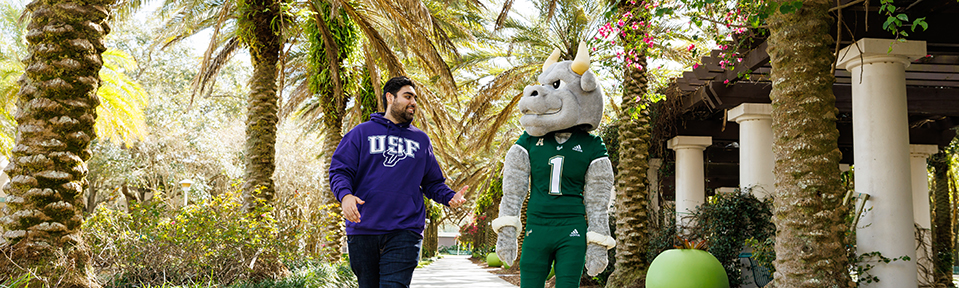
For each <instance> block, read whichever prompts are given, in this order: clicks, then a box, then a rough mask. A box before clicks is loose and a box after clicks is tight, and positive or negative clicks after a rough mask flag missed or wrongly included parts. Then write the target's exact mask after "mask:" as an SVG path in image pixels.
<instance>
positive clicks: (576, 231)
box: [519, 219, 586, 288]
mask: <svg viewBox="0 0 959 288" xmlns="http://www.w3.org/2000/svg"><path fill="white" fill-rule="evenodd" d="M533 222H534V221H528V223H527V226H526V238H524V239H523V254H522V255H521V256H520V260H519V267H520V271H522V272H521V273H520V287H521V288H543V286H545V285H546V280H548V279H546V276H548V275H549V270H550V264H552V263H553V262H554V261H555V262H556V264H555V265H556V267H555V269H556V270H555V271H556V272H555V273H556V288H570V287H579V278H580V276H581V275H582V274H583V266H584V265H586V220H585V219H581V220H578V221H572V222H573V223H570V221H549V220H547V221H544V222H540V221H536V222H540V223H537V224H539V225H537V224H533ZM550 222H552V223H550ZM557 222H559V223H557ZM576 222H579V223H576ZM556 224H559V225H556Z"/></svg>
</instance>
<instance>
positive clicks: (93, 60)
mask: <svg viewBox="0 0 959 288" xmlns="http://www.w3.org/2000/svg"><path fill="white" fill-rule="evenodd" d="M114 2H115V1H109V0H108V1H90V2H80V3H78V2H72V1H35V2H32V3H30V4H29V5H27V6H26V10H25V13H27V15H29V16H30V24H28V25H27V29H28V31H29V32H28V33H26V40H27V50H28V51H30V54H29V55H28V56H27V58H26V59H25V63H24V64H25V65H26V67H27V68H26V69H25V73H24V74H23V76H22V77H21V78H20V82H19V83H20V91H19V92H18V97H19V99H18V102H17V107H18V109H19V111H20V112H18V114H17V116H16V120H17V123H18V126H17V131H18V132H19V135H18V137H17V141H16V146H15V147H14V148H13V157H12V159H11V160H12V161H11V163H15V164H13V165H10V166H8V167H7V168H6V169H5V172H7V174H9V175H10V176H11V179H12V180H11V182H10V183H9V184H8V185H7V189H4V190H5V191H7V192H8V193H9V194H10V196H11V197H10V199H11V200H10V201H9V206H10V208H11V212H12V213H9V214H8V215H7V216H5V217H4V218H3V219H2V223H3V225H4V226H5V228H6V229H7V232H5V233H4V234H3V237H4V238H5V239H7V241H9V242H8V244H7V245H5V246H4V247H5V248H4V250H7V251H10V252H12V253H14V255H13V257H10V258H7V259H10V260H12V259H16V260H12V261H15V262H16V263H12V262H10V261H3V263H2V264H0V266H2V267H0V273H3V274H5V275H8V276H9V275H16V274H20V273H23V272H24V271H22V270H18V269H20V267H26V268H27V269H36V271H37V272H36V273H35V274H36V275H37V276H39V278H38V279H37V280H35V281H36V282H42V283H43V285H47V286H50V285H52V283H60V285H64V286H68V287H99V285H98V284H97V283H96V281H95V278H94V276H93V270H92V267H91V266H90V250H89V248H88V247H87V246H86V245H85V244H84V242H83V234H82V232H81V229H80V227H81V224H82V223H83V206H84V202H83V197H82V193H83V189H84V186H85V185H86V180H85V179H84V177H85V176H86V173H87V171H86V169H85V167H86V165H85V163H84V162H85V161H87V160H88V159H90V156H91V152H90V149H89V145H90V141H91V140H92V139H93V138H94V137H96V134H95V132H94V124H95V122H96V118H97V117H96V108H97V106H98V105H99V102H100V101H99V99H98V98H97V97H96V91H97V88H98V87H99V86H100V77H99V75H98V73H99V71H100V68H101V67H102V66H103V60H102V58H101V54H102V53H103V52H104V51H106V47H105V46H104V45H103V41H102V39H103V37H104V35H106V34H107V33H108V32H109V31H110V28H109V25H108V24H107V22H106V21H107V18H108V16H109V12H110V7H111V5H113V4H114ZM36 284H37V285H38V286H39V285H41V284H40V283H36Z"/></svg>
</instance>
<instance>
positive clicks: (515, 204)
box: [492, 42, 616, 288]
mask: <svg viewBox="0 0 959 288" xmlns="http://www.w3.org/2000/svg"><path fill="white" fill-rule="evenodd" d="M559 55H560V51H559V49H556V50H555V51H553V54H552V55H550V57H549V59H548V60H546V63H544V64H543V73H542V74H540V75H539V82H540V85H530V86H526V88H525V89H524V90H523V97H522V98H520V100H519V103H518V104H517V107H518V108H519V111H520V112H521V113H522V114H523V115H522V116H521V117H520V120H519V121H520V124H521V125H523V128H525V129H526V131H525V132H524V133H523V135H522V136H520V137H519V140H517V141H516V144H514V145H513V146H512V147H511V148H510V150H509V152H507V153H506V159H505V160H504V164H503V199H502V202H501V203H500V207H499V209H500V210H499V215H500V217H499V218H497V219H495V220H493V222H492V226H493V230H494V231H496V233H497V234H498V238H497V241H496V254H497V256H499V258H500V259H502V260H503V261H504V263H514V261H515V260H516V252H517V236H518V233H526V234H525V238H524V240H523V253H522V257H521V259H520V264H519V265H520V270H521V271H522V273H521V276H520V282H521V285H520V286H521V287H522V288H531V287H537V288H542V287H543V286H544V285H545V282H546V277H547V275H548V274H549V272H550V265H551V264H553V263H554V262H555V264H554V265H555V274H556V287H557V288H565V287H579V278H580V276H581V275H582V271H583V266H584V265H585V266H586V271H587V274H589V275H590V276H595V275H597V274H599V273H600V272H602V271H603V270H604V269H606V264H607V260H606V250H608V249H611V248H613V247H615V246H616V241H615V239H613V237H610V235H609V223H608V222H609V216H608V215H609V212H608V210H609V203H610V198H611V197H612V186H613V168H612V165H611V164H610V161H609V157H608V156H607V152H606V145H605V144H603V139H602V138H600V137H599V136H595V135H591V134H589V133H588V131H590V130H593V129H596V128H597V127H598V126H599V122H600V120H602V118H603V92H602V91H601V89H600V88H599V85H598V83H597V80H596V75H594V74H593V72H590V71H589V52H588V49H587V47H586V44H585V43H582V42H581V43H580V44H579V50H578V52H577V53H576V59H575V60H573V61H562V62H558V63H557V60H558V59H559ZM527 194H529V202H528V204H527V207H526V227H523V224H522V222H521V221H520V217H519V216H520V215H519V214H520V211H521V210H522V206H523V201H524V200H525V199H526V197H527ZM584 256H585V257H584Z"/></svg>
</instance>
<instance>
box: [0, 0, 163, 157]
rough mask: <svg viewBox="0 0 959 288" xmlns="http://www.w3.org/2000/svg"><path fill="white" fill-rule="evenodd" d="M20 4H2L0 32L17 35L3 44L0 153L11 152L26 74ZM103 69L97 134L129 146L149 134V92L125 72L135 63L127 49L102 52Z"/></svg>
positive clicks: (23, 25)
mask: <svg viewBox="0 0 959 288" xmlns="http://www.w3.org/2000/svg"><path fill="white" fill-rule="evenodd" d="M20 10H21V6H20V5H14V4H13V3H4V4H0V31H4V34H5V35H14V37H12V38H13V39H17V40H15V41H7V42H4V43H0V107H2V108H3V109H2V111H0V154H2V155H8V154H9V153H10V149H12V148H13V140H14V136H15V133H16V131H15V130H16V125H17V123H16V121H15V120H14V119H13V115H14V114H15V113H16V111H17V107H16V100H17V98H16V96H17V93H18V92H20V86H19V85H18V84H17V79H18V78H19V77H20V76H21V75H23V72H24V69H25V68H26V66H24V64H23V63H22V62H20V59H23V57H24V56H25V55H26V53H27V46H26V45H27V44H26V41H25V39H24V34H25V33H26V32H27V29H26V26H25V25H26V23H24V22H21V21H19V18H20V17H19V15H20ZM102 57H103V68H102V69H100V72H99V75H100V81H101V82H100V87H99V88H98V89H97V97H98V98H99V99H100V106H98V107H97V121H96V125H95V126H94V127H95V129H94V130H95V131H96V135H99V136H100V137H103V138H107V139H110V140H111V141H112V142H114V143H123V144H126V145H127V146H128V147H130V146H132V145H133V142H134V141H136V140H139V139H142V138H143V137H144V135H145V134H146V128H145V125H146V124H145V121H144V115H143V110H142V109H143V107H145V106H146V93H145V92H144V91H143V88H142V87H140V84H139V83H137V82H136V81H134V80H133V79H131V78H130V77H129V76H128V75H126V74H125V73H124V72H123V71H130V70H132V69H133V68H134V67H135V66H136V62H135V61H134V60H133V57H132V56H130V55H129V54H127V53H126V52H123V51H120V50H117V49H113V48H109V49H107V51H105V52H103V55H102Z"/></svg>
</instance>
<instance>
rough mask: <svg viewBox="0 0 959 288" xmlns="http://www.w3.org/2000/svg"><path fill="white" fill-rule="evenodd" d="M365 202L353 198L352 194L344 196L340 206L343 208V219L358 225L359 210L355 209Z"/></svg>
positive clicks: (358, 198)
mask: <svg viewBox="0 0 959 288" xmlns="http://www.w3.org/2000/svg"><path fill="white" fill-rule="evenodd" d="M365 203H366V201H363V199H360V197H356V196H353V194H346V196H343V202H342V203H341V204H340V206H342V208H343V217H345V218H346V220H349V221H350V222H355V223H360V210H359V209H357V208H356V205H363V204H365Z"/></svg>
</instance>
